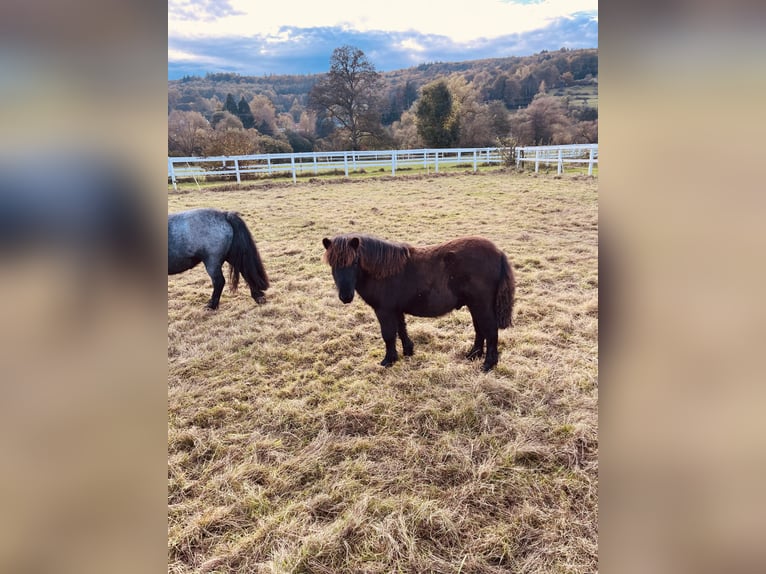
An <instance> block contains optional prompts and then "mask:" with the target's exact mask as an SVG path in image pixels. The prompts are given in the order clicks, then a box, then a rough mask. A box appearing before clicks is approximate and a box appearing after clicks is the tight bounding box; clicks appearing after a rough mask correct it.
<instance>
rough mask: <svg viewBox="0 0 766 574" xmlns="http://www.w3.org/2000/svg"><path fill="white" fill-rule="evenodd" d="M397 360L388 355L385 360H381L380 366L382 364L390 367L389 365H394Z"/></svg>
mask: <svg viewBox="0 0 766 574" xmlns="http://www.w3.org/2000/svg"><path fill="white" fill-rule="evenodd" d="M395 362H396V359H389V358H388V357H386V358H385V359H383V360H382V361H381V362H380V366H381V367H386V368H388V367H390V366H391V365H393V364H394V363H395Z"/></svg>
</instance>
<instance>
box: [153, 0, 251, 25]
mask: <svg viewBox="0 0 766 574" xmlns="http://www.w3.org/2000/svg"><path fill="white" fill-rule="evenodd" d="M246 15H247V12H245V11H243V10H239V9H236V8H234V7H233V6H232V0H168V21H169V22H173V21H181V22H193V23H196V22H213V21H215V20H218V19H221V18H228V17H231V16H246Z"/></svg>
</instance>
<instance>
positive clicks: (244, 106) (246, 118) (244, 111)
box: [237, 96, 255, 130]
mask: <svg viewBox="0 0 766 574" xmlns="http://www.w3.org/2000/svg"><path fill="white" fill-rule="evenodd" d="M237 111H238V116H239V119H240V121H241V122H242V125H243V126H244V128H245V129H246V130H249V129H250V128H252V127H253V126H254V125H255V118H254V117H253V112H251V111H250V105H249V104H248V103H247V102H246V101H245V96H242V99H241V100H239V105H238V106H237Z"/></svg>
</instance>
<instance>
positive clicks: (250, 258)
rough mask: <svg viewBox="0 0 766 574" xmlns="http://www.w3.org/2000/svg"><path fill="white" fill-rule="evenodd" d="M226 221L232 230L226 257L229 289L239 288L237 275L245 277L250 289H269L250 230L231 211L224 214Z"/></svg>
mask: <svg viewBox="0 0 766 574" xmlns="http://www.w3.org/2000/svg"><path fill="white" fill-rule="evenodd" d="M226 221H228V222H229V224H230V225H231V228H232V229H233V230H234V238H233V239H232V240H231V247H229V253H228V255H227V257H226V261H228V262H229V288H230V289H231V290H232V291H236V290H237V287H238V286H239V274H240V273H242V275H243V276H244V277H245V281H247V284H248V285H249V286H250V288H251V289H258V290H260V291H264V290H266V289H268V287H269V277H268V276H267V275H266V269H264V267H263V262H262V261H261V256H260V255H259V254H258V249H257V248H256V246H255V241H253V236H252V235H250V230H249V229H248V228H247V225H245V222H244V221H242V218H241V217H240V216H239V215H237V214H236V213H234V212H233V211H227V212H226Z"/></svg>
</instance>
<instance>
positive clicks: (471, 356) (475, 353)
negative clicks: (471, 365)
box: [465, 349, 484, 361]
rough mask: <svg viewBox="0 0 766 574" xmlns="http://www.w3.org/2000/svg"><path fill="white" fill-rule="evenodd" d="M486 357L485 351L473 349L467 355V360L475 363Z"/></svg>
mask: <svg viewBox="0 0 766 574" xmlns="http://www.w3.org/2000/svg"><path fill="white" fill-rule="evenodd" d="M483 355H484V349H471V350H470V351H468V353H466V355H465V358H466V359H468V360H469V361H475V360H476V359H479V358H481V357H482V356H483Z"/></svg>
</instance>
